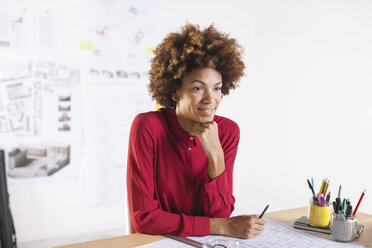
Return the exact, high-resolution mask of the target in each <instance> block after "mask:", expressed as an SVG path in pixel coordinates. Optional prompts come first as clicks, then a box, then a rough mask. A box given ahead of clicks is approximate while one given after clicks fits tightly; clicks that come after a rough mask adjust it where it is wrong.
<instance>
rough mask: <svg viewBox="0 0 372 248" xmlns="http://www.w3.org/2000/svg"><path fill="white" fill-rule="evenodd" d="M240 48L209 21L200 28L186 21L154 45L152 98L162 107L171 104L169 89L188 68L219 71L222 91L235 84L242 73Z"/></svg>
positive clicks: (224, 92) (225, 91)
mask: <svg viewBox="0 0 372 248" xmlns="http://www.w3.org/2000/svg"><path fill="white" fill-rule="evenodd" d="M242 52H243V48H242V47H241V46H240V45H238V44H237V41H236V40H235V39H233V38H229V36H228V35H227V34H225V33H220V32H218V31H217V30H216V29H215V28H214V26H213V25H210V26H209V27H208V28H206V29H204V30H201V29H200V28H199V26H198V25H191V24H186V25H185V26H184V27H183V28H182V30H181V32H180V33H170V34H168V35H167V36H166V37H165V38H164V40H163V41H162V43H161V44H160V45H158V46H157V48H156V49H155V51H154V54H155V56H154V58H153V59H152V61H151V62H152V63H151V69H150V71H149V74H150V85H149V90H150V93H151V94H152V98H153V99H154V100H156V101H157V103H159V104H160V105H162V106H164V107H165V108H175V106H176V102H175V101H173V99H172V93H174V92H175V90H176V89H177V88H178V87H179V86H180V85H181V83H182V78H183V77H184V76H185V75H186V74H187V73H188V72H189V71H190V70H192V69H195V68H201V67H210V68H213V69H215V70H217V71H218V72H219V73H221V76H222V82H223V85H222V94H223V95H228V94H229V91H230V89H235V88H236V87H237V86H238V83H237V82H238V81H239V79H240V78H241V77H242V76H243V75H244V72H243V71H244V68H245V66H244V63H243V61H242V58H241V57H242Z"/></svg>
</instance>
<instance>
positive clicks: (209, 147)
mask: <svg viewBox="0 0 372 248" xmlns="http://www.w3.org/2000/svg"><path fill="white" fill-rule="evenodd" d="M190 134H191V135H193V136H196V137H198V138H199V140H200V143H201V145H202V147H203V150H204V152H205V154H206V155H207V157H208V158H211V157H214V156H216V155H219V154H221V153H222V154H223V150H222V147H221V142H220V138H219V137H218V126H217V123H216V122H215V121H211V122H206V123H196V124H194V125H193V127H192V129H191V132H190Z"/></svg>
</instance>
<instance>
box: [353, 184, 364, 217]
mask: <svg viewBox="0 0 372 248" xmlns="http://www.w3.org/2000/svg"><path fill="white" fill-rule="evenodd" d="M365 192H366V190H364V191H363V193H362V195H361V196H360V198H359V201H358V204H357V206H356V207H355V210H354V213H353V216H355V215H356V212H357V211H358V208H359V205H360V203H361V202H362V199H363V197H364V193H365Z"/></svg>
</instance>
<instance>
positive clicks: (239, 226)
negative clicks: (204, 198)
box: [210, 215, 265, 239]
mask: <svg viewBox="0 0 372 248" xmlns="http://www.w3.org/2000/svg"><path fill="white" fill-rule="evenodd" d="M264 229H265V220H264V219H260V218H258V216H257V215H238V216H234V217H230V218H211V220H210V234H220V235H225V236H229V237H234V238H243V239H252V238H255V237H256V236H257V235H259V234H261V233H262V232H263V230H264Z"/></svg>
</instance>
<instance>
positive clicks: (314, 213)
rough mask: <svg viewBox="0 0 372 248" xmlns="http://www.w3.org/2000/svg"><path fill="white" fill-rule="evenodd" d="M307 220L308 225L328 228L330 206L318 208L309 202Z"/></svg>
mask: <svg viewBox="0 0 372 248" xmlns="http://www.w3.org/2000/svg"><path fill="white" fill-rule="evenodd" d="M308 218H309V223H310V225H313V226H321V227H325V226H328V225H329V220H330V219H331V206H318V205H314V204H313V202H312V201H311V202H310V209H309V216H308Z"/></svg>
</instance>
